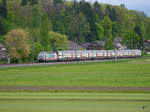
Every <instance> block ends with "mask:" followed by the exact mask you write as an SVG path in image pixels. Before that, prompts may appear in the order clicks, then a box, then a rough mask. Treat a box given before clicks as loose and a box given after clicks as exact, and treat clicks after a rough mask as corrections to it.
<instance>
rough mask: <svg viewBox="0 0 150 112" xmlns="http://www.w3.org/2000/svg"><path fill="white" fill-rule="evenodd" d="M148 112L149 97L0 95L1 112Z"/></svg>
mask: <svg viewBox="0 0 150 112" xmlns="http://www.w3.org/2000/svg"><path fill="white" fill-rule="evenodd" d="M27 111H28V112H149V111H150V94H123V93H0V112H27Z"/></svg>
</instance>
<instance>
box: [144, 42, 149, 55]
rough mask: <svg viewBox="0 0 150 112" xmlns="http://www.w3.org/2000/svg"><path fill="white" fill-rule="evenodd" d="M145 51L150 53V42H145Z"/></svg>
mask: <svg viewBox="0 0 150 112" xmlns="http://www.w3.org/2000/svg"><path fill="white" fill-rule="evenodd" d="M143 47H144V50H146V51H149V52H150V40H145V41H144V44H143Z"/></svg>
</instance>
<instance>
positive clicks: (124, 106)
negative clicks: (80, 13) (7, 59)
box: [0, 58, 150, 112]
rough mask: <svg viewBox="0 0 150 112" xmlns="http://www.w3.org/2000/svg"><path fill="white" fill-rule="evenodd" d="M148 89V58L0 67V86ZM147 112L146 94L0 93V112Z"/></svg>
mask: <svg viewBox="0 0 150 112" xmlns="http://www.w3.org/2000/svg"><path fill="white" fill-rule="evenodd" d="M7 86H8V87H9V86H10V87H22V86H25V87H26V86H29V87H42V86H45V87H46V86H57V87H122V88H123V87H148V88H149V87H150V59H149V58H144V59H143V58H140V59H128V60H122V61H111V62H96V63H95V62H94V63H82V64H81V63H80V64H67V65H49V66H33V67H14V68H0V87H4V88H5V87H7ZM26 111H28V112H42V111H43V112H150V94H149V91H147V92H144V91H135V92H130V91H126V93H125V92H123V91H116V92H114V91H109V92H108V91H93V90H91V91H84V92H83V91H76V90H75V91H74V92H71V91H59V92H58V91H46V92H45V91H28V90H24V91H16V90H14V91H9V90H4V91H3V90H1V91H0V112H26Z"/></svg>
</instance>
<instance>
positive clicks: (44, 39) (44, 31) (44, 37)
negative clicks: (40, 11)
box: [40, 14, 50, 51]
mask: <svg viewBox="0 0 150 112" xmlns="http://www.w3.org/2000/svg"><path fill="white" fill-rule="evenodd" d="M41 21H42V23H41V28H40V29H41V45H42V46H43V47H44V50H45V51H47V50H49V47H48V44H49V43H48V36H49V31H50V24H49V20H48V16H47V14H44V15H43V16H42V19H41Z"/></svg>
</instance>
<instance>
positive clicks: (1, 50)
mask: <svg viewBox="0 0 150 112" xmlns="http://www.w3.org/2000/svg"><path fill="white" fill-rule="evenodd" d="M4 58H6V48H5V46H4V45H3V44H1V43H0V59H4Z"/></svg>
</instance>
